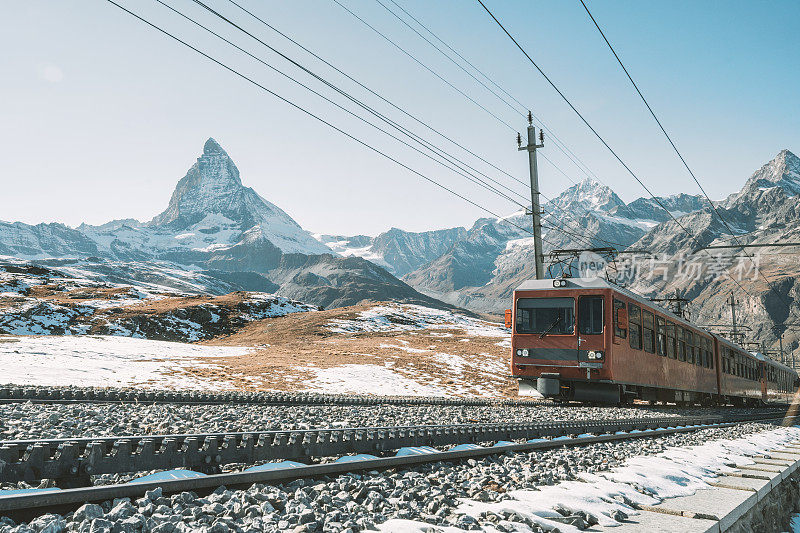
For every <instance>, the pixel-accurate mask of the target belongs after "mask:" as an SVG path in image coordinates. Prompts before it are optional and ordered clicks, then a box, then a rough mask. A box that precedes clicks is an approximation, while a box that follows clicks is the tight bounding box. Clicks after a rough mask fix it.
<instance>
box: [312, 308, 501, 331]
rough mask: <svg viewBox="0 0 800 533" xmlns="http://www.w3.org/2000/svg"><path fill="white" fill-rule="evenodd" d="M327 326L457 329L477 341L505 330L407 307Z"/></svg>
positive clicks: (336, 328) (437, 311)
mask: <svg viewBox="0 0 800 533" xmlns="http://www.w3.org/2000/svg"><path fill="white" fill-rule="evenodd" d="M327 326H328V329H330V330H331V331H332V332H334V333H364V332H374V333H386V332H390V331H414V330H421V329H461V330H463V331H464V332H465V333H466V334H468V335H475V336H481V337H505V336H507V335H508V330H507V329H506V328H505V327H503V326H502V325H501V324H495V323H492V322H486V321H484V320H480V319H477V318H472V317H468V316H465V315H460V314H458V313H454V312H452V311H445V310H440V309H431V308H429V307H423V306H421V305H410V304H405V305H400V304H393V305H383V306H376V307H373V308H372V309H369V310H367V311H362V312H361V313H360V314H359V315H358V316H357V317H356V318H353V319H349V320H341V319H336V320H331V321H330V322H329V323H328V324H327Z"/></svg>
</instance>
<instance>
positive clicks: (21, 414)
mask: <svg viewBox="0 0 800 533" xmlns="http://www.w3.org/2000/svg"><path fill="white" fill-rule="evenodd" d="M747 412H751V411H750V410H746V409H711V408H695V409H683V410H677V409H675V408H671V407H666V408H658V407H652V408H648V407H585V406H555V405H554V406H531V407H512V406H493V405H489V406H442V405H421V406H397V405H376V406H340V405H332V406H331V405H325V406H318V405H310V406H277V405H257V404H249V405H248V404H245V405H217V404H210V405H185V404H104V403H98V404H89V403H86V404H83V403H81V404H42V403H32V402H24V403H4V404H0V440H21V439H39V438H48V439H55V438H67V437H100V436H122V435H144V434H148V435H152V434H176V433H213V432H225V431H230V432H237V431H267V430H290V429H315V428H327V427H365V426H372V427H375V426H414V425H437V424H475V423H492V422H504V423H505V422H533V421H556V420H608V419H613V418H640V417H664V416H696V415H706V414H736V413H747Z"/></svg>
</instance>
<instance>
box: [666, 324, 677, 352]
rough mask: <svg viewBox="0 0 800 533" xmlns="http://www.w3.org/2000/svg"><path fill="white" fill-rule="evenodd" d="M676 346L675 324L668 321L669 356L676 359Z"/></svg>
mask: <svg viewBox="0 0 800 533" xmlns="http://www.w3.org/2000/svg"><path fill="white" fill-rule="evenodd" d="M675 347H676V344H675V324H673V323H672V322H667V356H669V357H670V358H671V359H675V358H676V357H677V352H676V349H675Z"/></svg>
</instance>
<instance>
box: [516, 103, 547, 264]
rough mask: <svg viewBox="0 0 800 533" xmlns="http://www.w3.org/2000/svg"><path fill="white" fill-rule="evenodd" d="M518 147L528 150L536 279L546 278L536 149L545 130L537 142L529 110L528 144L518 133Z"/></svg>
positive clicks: (521, 149)
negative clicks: (523, 142)
mask: <svg viewBox="0 0 800 533" xmlns="http://www.w3.org/2000/svg"><path fill="white" fill-rule="evenodd" d="M517 144H518V145H519V147H518V148H517V149H518V150H519V151H527V152H528V164H529V166H530V175H531V211H530V213H528V214H530V215H531V216H532V217H533V249H534V254H535V255H536V257H535V264H536V279H544V251H543V250H542V208H541V206H540V203H539V168H538V166H537V164H536V149H537V148H542V147H543V146H544V132H543V131H542V130H539V144H537V143H536V128H535V127H534V126H533V115H532V114H531V112H530V111H528V144H527V146H522V139H521V138H520V135H519V134H517Z"/></svg>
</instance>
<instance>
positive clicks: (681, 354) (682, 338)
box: [678, 328, 686, 361]
mask: <svg viewBox="0 0 800 533" xmlns="http://www.w3.org/2000/svg"><path fill="white" fill-rule="evenodd" d="M678 361H686V330H685V329H683V328H678Z"/></svg>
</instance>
